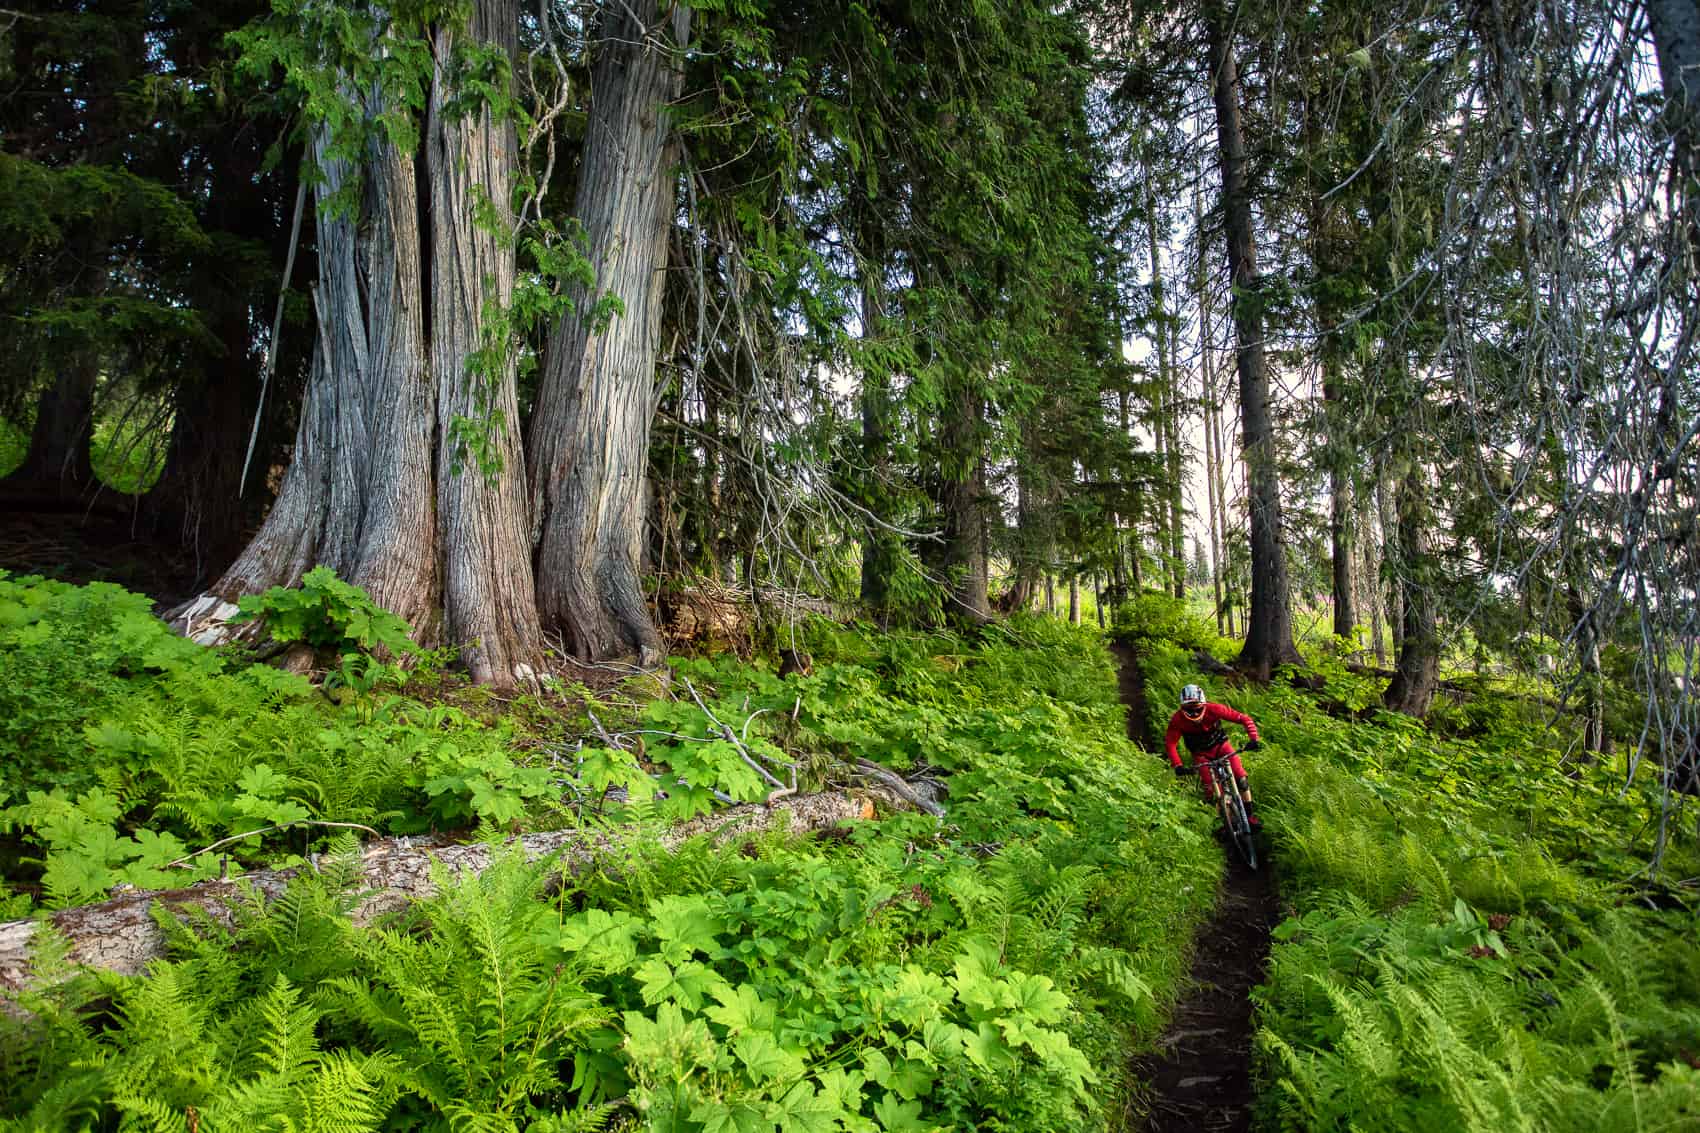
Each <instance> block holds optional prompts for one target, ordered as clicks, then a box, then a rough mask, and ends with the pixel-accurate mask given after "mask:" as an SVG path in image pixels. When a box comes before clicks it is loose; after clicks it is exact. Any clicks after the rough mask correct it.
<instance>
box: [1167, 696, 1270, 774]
mask: <svg viewBox="0 0 1700 1133" xmlns="http://www.w3.org/2000/svg"><path fill="white" fill-rule="evenodd" d="M1224 723H1229V724H1238V725H1239V726H1240V727H1242V728H1244V729H1245V733H1246V735H1248V736H1250V737H1251V738H1252V739H1254V740H1255V739H1256V738H1257V725H1256V724H1254V723H1252V722H1251V717H1250V716H1247V715H1246V714H1245V713H1243V712H1235V711H1234V710H1233V709H1232V708H1229V707H1228V706H1227V705H1226V704H1217V703H1215V702H1214V701H1211V702H1210V703H1208V704H1206V705H1205V706H1204V713H1203V715H1201V716H1199V718H1198V719H1196V720H1189V719H1187V716H1186V713H1184V712H1176V713H1175V714H1174V715H1173V716H1170V717H1169V730H1168V732H1167V734H1165V735H1164V737H1163V746H1164V750H1165V751H1166V752H1167V753H1168V756H1169V762H1170V763H1172V764H1173V765H1174V766H1176V767H1179V766H1180V765H1181V757H1180V753H1179V752H1178V751H1176V750H1175V743H1176V741H1177V740H1185V741H1186V749H1187V750H1188V751H1189V752H1191V753H1192V754H1194V755H1198V754H1200V753H1203V754H1204V757H1205V758H1206V759H1214V758H1215V757H1216V756H1218V755H1223V754H1226V752H1225V751H1219V750H1217V749H1219V748H1225V749H1226V751H1232V750H1233V748H1232V747H1230V746H1228V733H1227V731H1226V730H1225V729H1224V728H1223V727H1222V725H1223V724H1224Z"/></svg>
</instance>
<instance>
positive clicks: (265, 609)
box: [231, 566, 419, 691]
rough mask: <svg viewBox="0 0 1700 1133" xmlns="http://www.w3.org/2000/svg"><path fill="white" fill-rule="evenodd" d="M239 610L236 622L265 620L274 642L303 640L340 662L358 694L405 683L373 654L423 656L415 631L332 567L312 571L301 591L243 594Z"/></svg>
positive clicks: (345, 681) (401, 674)
mask: <svg viewBox="0 0 1700 1133" xmlns="http://www.w3.org/2000/svg"><path fill="white" fill-rule="evenodd" d="M236 608H237V610H238V611H239V613H238V614H237V615H236V616H235V617H233V618H232V619H231V621H233V622H243V621H264V622H265V624H266V628H267V629H268V630H269V631H270V633H271V636H272V640H274V641H280V642H301V643H303V644H305V645H308V646H310V647H311V648H312V649H313V650H314V651H315V652H329V653H333V654H335V655H336V656H337V657H339V658H340V659H341V661H340V667H339V669H338V676H339V678H340V680H341V682H342V683H343V684H345V685H348V686H349V687H351V688H355V689H358V690H360V691H366V690H367V689H370V688H372V687H373V686H374V685H376V684H377V683H378V682H380V681H382V680H385V679H391V680H394V681H395V682H396V683H398V684H399V683H402V681H404V680H405V675H404V671H403V670H401V669H400V668H398V667H396V666H394V665H388V664H385V663H384V662H383V661H381V660H379V659H378V658H377V657H375V656H373V654H374V653H376V652H378V651H382V652H384V653H387V654H389V655H390V656H391V657H395V658H402V657H407V656H411V655H415V654H418V653H419V647H418V646H417V645H416V644H414V641H413V638H412V637H411V634H412V632H413V631H412V627H410V626H409V625H408V624H407V623H406V622H405V621H403V620H402V619H401V618H398V617H397V616H396V615H394V614H392V613H390V612H389V611H388V610H385V609H383V608H382V607H380V606H378V605H377V604H376V603H374V602H373V601H372V599H371V598H370V597H368V596H367V594H366V592H365V591H364V590H362V589H360V587H358V586H355V585H353V584H352V583H348V582H344V581H343V580H342V579H340V578H338V577H337V576H336V573H335V572H334V571H332V570H331V569H330V568H329V567H323V566H319V567H314V568H313V569H312V570H310V571H308V572H307V573H306V574H305V575H303V576H302V577H301V585H300V586H299V587H284V586H274V587H272V588H271V589H270V590H267V591H266V592H265V593H263V594H245V595H243V596H242V597H241V598H239V599H238V600H237V603H236Z"/></svg>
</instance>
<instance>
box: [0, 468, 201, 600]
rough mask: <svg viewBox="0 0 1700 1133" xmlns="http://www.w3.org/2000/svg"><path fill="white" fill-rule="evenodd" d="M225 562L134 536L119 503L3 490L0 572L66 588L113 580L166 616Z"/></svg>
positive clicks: (135, 532) (129, 518)
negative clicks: (37, 577)
mask: <svg viewBox="0 0 1700 1133" xmlns="http://www.w3.org/2000/svg"><path fill="white" fill-rule="evenodd" d="M222 565H223V564H222V563H220V564H212V563H200V564H197V563H195V562H194V561H192V559H191V558H190V557H188V556H186V555H182V554H177V553H174V552H172V551H171V550H169V549H167V548H165V547H164V546H162V545H161V542H160V541H158V540H155V539H151V538H149V537H148V536H146V535H144V534H142V533H140V532H139V531H138V530H137V524H136V519H135V517H134V516H133V515H131V514H128V513H127V511H126V509H124V508H123V507H121V506H119V505H115V504H110V503H102V504H99V505H98V506H93V507H84V506H79V505H78V503H77V502H76V501H72V502H70V503H69V504H67V503H65V502H64V501H60V500H56V499H50V498H47V497H45V496H31V495H28V494H21V493H20V492H19V491H18V490H17V489H16V488H15V487H14V486H11V485H4V484H0V570H6V571H10V572H11V573H12V574H14V575H28V574H39V575H43V576H45V577H47V578H52V579H57V580H58V581H61V582H70V583H76V584H79V585H80V584H82V583H87V582H115V583H117V584H118V585H120V586H122V587H124V588H125V589H126V590H130V591H133V592H135V593H137V594H146V595H148V596H149V597H151V598H153V599H154V606H155V608H156V609H159V610H163V609H166V608H168V607H170V606H174V605H176V604H177V603H179V602H182V601H185V600H187V599H189V598H193V597H194V596H195V591H196V589H197V587H198V585H199V584H200V583H204V582H209V581H211V578H210V577H208V575H209V574H210V572H211V571H212V570H213V569H215V568H217V567H222Z"/></svg>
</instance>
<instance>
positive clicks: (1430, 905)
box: [1146, 642, 1700, 1133]
mask: <svg viewBox="0 0 1700 1133" xmlns="http://www.w3.org/2000/svg"><path fill="white" fill-rule="evenodd" d="M1146 648H1147V655H1146V665H1147V670H1146V671H1147V680H1148V692H1149V694H1150V698H1151V706H1152V708H1151V710H1152V716H1153V723H1154V724H1155V725H1157V726H1161V722H1162V719H1166V717H1167V712H1168V709H1169V707H1170V706H1172V705H1173V703H1174V701H1175V698H1176V696H1177V694H1178V691H1179V686H1180V685H1181V684H1182V683H1184V682H1187V681H1197V680H1200V679H1201V678H1200V676H1199V674H1198V673H1197V671H1196V670H1195V669H1194V668H1193V666H1192V664H1191V660H1190V657H1189V656H1188V655H1187V653H1185V652H1184V651H1183V650H1181V649H1180V648H1178V647H1175V646H1162V645H1157V644H1154V643H1150V642H1148V643H1147V647H1146ZM1316 671H1317V672H1318V673H1320V675H1322V676H1323V677H1325V678H1326V684H1325V687H1324V688H1322V689H1321V690H1320V691H1316V692H1311V691H1305V690H1301V689H1298V688H1295V687H1293V686H1291V685H1287V684H1284V683H1279V682H1278V683H1277V684H1275V685H1273V686H1271V687H1269V688H1267V689H1255V688H1252V687H1245V686H1242V687H1232V688H1228V687H1222V686H1221V685H1220V684H1218V685H1214V686H1213V685H1212V684H1211V682H1209V681H1205V682H1204V683H1205V685H1206V688H1207V690H1208V691H1209V692H1210V693H1211V694H1212V695H1213V696H1214V697H1215V698H1217V699H1224V700H1226V701H1228V702H1230V703H1232V704H1233V705H1235V706H1236V707H1238V708H1240V709H1242V710H1244V711H1246V712H1249V713H1250V714H1251V715H1252V716H1253V717H1254V718H1255V719H1256V720H1257V722H1258V724H1259V727H1260V728H1261V729H1262V732H1263V737H1264V739H1265V741H1266V747H1265V749H1264V750H1263V751H1260V752H1258V753H1257V754H1255V755H1253V756H1250V757H1248V758H1247V760H1246V762H1247V765H1248V771H1249V772H1250V774H1251V778H1252V785H1253V788H1254V790H1255V791H1256V792H1257V794H1258V797H1259V800H1260V810H1261V812H1262V813H1263V815H1264V816H1265V819H1266V821H1267V823H1268V828H1269V830H1270V836H1271V838H1272V839H1273V849H1274V855H1275V861H1276V865H1277V868H1278V871H1279V878H1280V887H1281V892H1282V895H1283V898H1284V899H1285V901H1286V902H1287V903H1288V905H1289V908H1290V909H1291V910H1292V911H1293V913H1294V915H1293V916H1292V917H1291V918H1290V919H1288V920H1287V921H1286V922H1285V923H1284V924H1282V925H1281V926H1280V928H1279V929H1278V930H1277V932H1276V943H1275V947H1274V949H1273V951H1272V953H1271V957H1270V966H1269V971H1268V976H1267V979H1266V982H1265V984H1264V985H1263V986H1262V987H1261V988H1260V989H1259V991H1258V993H1257V1010H1258V1018H1259V1020H1260V1024H1261V1030H1260V1033H1259V1040H1258V1042H1259V1050H1260V1059H1261V1075H1262V1098H1263V1102H1262V1105H1263V1114H1262V1116H1263V1121H1264V1124H1265V1125H1267V1126H1268V1127H1270V1128H1277V1129H1304V1130H1333V1129H1339V1130H1345V1129H1377V1130H1438V1129H1446V1130H1481V1131H1483V1133H1490V1131H1491V1133H1499V1131H1502V1130H1531V1131H1533V1130H1543V1131H1544V1130H1564V1129H1574V1130H1578V1131H1583V1130H1586V1131H1589V1133H1599V1131H1605V1130H1656V1129H1678V1128H1684V1129H1691V1128H1695V1127H1696V1126H1697V1124H1700V1069H1697V1066H1700V931H1697V930H1700V920H1697V918H1696V915H1695V909H1694V905H1693V903H1692V896H1691V895H1689V896H1687V897H1685V896H1684V893H1685V890H1683V889H1680V888H1678V887H1675V886H1673V885H1671V884H1669V883H1668V882H1667V883H1666V884H1663V885H1653V886H1651V887H1649V886H1648V885H1647V884H1646V882H1645V879H1644V878H1641V879H1637V878H1636V877H1635V875H1636V874H1637V872H1638V871H1640V870H1641V869H1642V868H1643V867H1644V866H1645V865H1646V863H1647V861H1648V859H1649V857H1650V855H1651V852H1652V846H1653V828H1654V823H1655V822H1656V816H1657V814H1658V803H1657V800H1656V798H1655V797H1654V796H1653V794H1652V788H1651V786H1650V785H1648V786H1646V787H1645V788H1643V787H1641V786H1637V787H1636V788H1633V789H1631V790H1629V791H1627V792H1625V791H1623V790H1622V783H1621V780H1620V779H1619V777H1618V776H1617V774H1616V773H1615V772H1614V771H1613V770H1612V769H1610V768H1608V767H1603V766H1596V767H1591V768H1581V769H1577V768H1574V767H1572V768H1571V769H1570V770H1571V772H1572V774H1574V775H1576V776H1577V777H1574V778H1573V777H1571V776H1570V775H1566V774H1565V772H1564V770H1561V769H1560V767H1559V758H1560V745H1559V744H1558V742H1557V741H1556V739H1555V738H1550V737H1548V736H1547V735H1546V734H1545V733H1544V730H1543V728H1542V727H1541V726H1540V724H1539V723H1538V722H1537V718H1536V717H1535V716H1532V715H1527V714H1525V713H1523V712H1521V711H1519V710H1517V709H1516V708H1515V707H1514V706H1509V705H1506V704H1503V703H1498V702H1496V701H1495V700H1493V699H1492V698H1490V697H1481V698H1478V701H1477V702H1475V703H1472V704H1471V705H1465V706H1463V707H1462V708H1443V709H1442V711H1441V712H1439V713H1438V714H1437V724H1438V725H1439V728H1438V730H1437V731H1433V732H1431V731H1429V730H1428V729H1425V728H1424V727H1423V726H1422V725H1420V724H1418V723H1416V722H1414V721H1411V720H1409V719H1407V718H1404V717H1399V716H1393V715H1389V714H1385V713H1380V714H1374V715H1372V716H1371V717H1370V718H1369V719H1363V718H1361V716H1360V712H1359V710H1360V709H1363V708H1365V707H1366V706H1369V705H1371V704H1373V703H1375V702H1377V701H1378V699H1379V692H1380V686H1379V684H1378V683H1377V682H1375V681H1373V680H1369V679H1366V678H1363V677H1360V676H1354V675H1352V674H1350V673H1348V672H1346V671H1345V669H1344V668H1343V667H1341V666H1339V665H1337V664H1333V663H1330V662H1328V661H1327V660H1326V659H1319V660H1318V661H1317V670H1316ZM1685 821H1686V822H1687V823H1688V826H1689V829H1692V812H1690V814H1689V816H1688V817H1687V819H1686V820H1685ZM1697 873H1700V860H1697V857H1696V850H1695V845H1694V842H1693V839H1692V836H1691V835H1689V836H1687V837H1686V840H1680V841H1679V842H1678V843H1677V844H1675V845H1673V847H1672V849H1671V850H1670V852H1669V854H1668V855H1667V858H1666V861H1665V876H1666V877H1667V878H1675V879H1681V878H1686V877H1693V876H1694V875H1695V874H1697ZM1685 901H1686V902H1688V903H1686V904H1685V903H1684V902H1685ZM1649 904H1651V905H1656V906H1662V907H1661V908H1657V909H1655V908H1649V907H1648V906H1649Z"/></svg>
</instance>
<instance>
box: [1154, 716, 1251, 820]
mask: <svg viewBox="0 0 1700 1133" xmlns="http://www.w3.org/2000/svg"><path fill="white" fill-rule="evenodd" d="M1224 723H1229V724H1238V725H1239V726H1240V727H1242V728H1244V729H1245V733H1246V735H1247V736H1248V737H1249V738H1250V740H1251V742H1250V743H1248V744H1246V745H1245V749H1246V750H1247V751H1256V750H1257V749H1258V748H1260V747H1262V746H1263V741H1262V740H1260V739H1258V738H1257V725H1256V724H1254V723H1252V719H1251V717H1250V716H1247V715H1246V714H1245V713H1243V712H1235V711H1234V710H1233V709H1232V708H1229V707H1228V706H1227V705H1226V704H1215V703H1212V702H1210V701H1207V700H1205V699H1204V690H1203V689H1201V688H1199V687H1198V686H1197V685H1187V686H1186V687H1185V688H1183V689H1181V706H1180V708H1179V709H1178V710H1177V711H1176V712H1175V714H1174V715H1172V716H1170V717H1169V730H1168V732H1167V733H1166V734H1165V735H1164V737H1163V744H1164V747H1165V749H1166V750H1167V752H1168V755H1169V764H1170V766H1172V767H1173V768H1174V769H1175V774H1176V775H1177V776H1179V777H1181V778H1185V777H1186V775H1187V770H1188V769H1187V768H1186V767H1185V766H1183V765H1182V764H1181V757H1180V753H1179V752H1177V751H1176V750H1175V746H1176V742H1177V741H1181V740H1184V741H1185V742H1186V749H1187V751H1189V752H1191V753H1192V756H1193V760H1194V765H1195V766H1196V767H1197V769H1198V778H1199V782H1201V783H1203V784H1204V792H1205V794H1207V795H1210V796H1211V798H1212V800H1214V798H1215V795H1214V785H1213V784H1212V783H1211V781H1210V768H1209V763H1210V761H1211V760H1213V759H1221V758H1223V757H1224V756H1225V757H1227V760H1228V766H1229V767H1230V768H1231V769H1232V770H1233V772H1234V782H1235V784H1237V785H1238V786H1239V789H1240V798H1242V799H1244V800H1245V812H1246V816H1247V817H1248V818H1249V819H1250V820H1251V825H1252V828H1253V829H1257V828H1259V827H1261V826H1262V825H1263V821H1262V820H1261V819H1259V818H1258V817H1257V815H1256V814H1254V813H1252V802H1251V786H1250V784H1249V783H1248V782H1247V781H1246V774H1245V767H1244V766H1243V765H1241V763H1240V757H1239V756H1238V755H1236V754H1235V753H1234V745H1233V744H1231V743H1229V742H1228V733H1227V732H1226V731H1225V730H1224V729H1223V727H1222V725H1223V724H1224Z"/></svg>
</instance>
